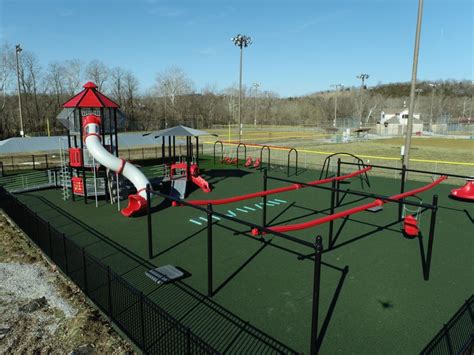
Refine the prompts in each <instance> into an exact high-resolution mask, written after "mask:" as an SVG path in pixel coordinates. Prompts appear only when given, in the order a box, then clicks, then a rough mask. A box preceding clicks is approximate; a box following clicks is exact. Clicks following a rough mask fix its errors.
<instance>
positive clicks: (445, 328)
mask: <svg viewBox="0 0 474 355" xmlns="http://www.w3.org/2000/svg"><path fill="white" fill-rule="evenodd" d="M443 329H444V334H445V335H446V343H448V349H449V353H450V354H454V351H453V344H452V342H451V337H450V336H449V328H448V327H447V325H446V324H445V325H443Z"/></svg>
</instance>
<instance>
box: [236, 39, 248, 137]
mask: <svg viewBox="0 0 474 355" xmlns="http://www.w3.org/2000/svg"><path fill="white" fill-rule="evenodd" d="M231 40H232V42H234V44H235V45H236V46H237V47H240V76H239V142H240V141H241V139H242V60H243V55H244V48H246V47H248V46H250V45H251V44H252V39H251V38H250V37H248V36H245V35H241V34H240V33H239V34H238V35H237V36H235V37H232V38H231Z"/></svg>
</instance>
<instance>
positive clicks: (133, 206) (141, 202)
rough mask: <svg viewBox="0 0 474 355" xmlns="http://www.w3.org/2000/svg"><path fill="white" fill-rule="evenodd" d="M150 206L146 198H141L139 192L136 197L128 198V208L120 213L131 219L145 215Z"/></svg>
mask: <svg viewBox="0 0 474 355" xmlns="http://www.w3.org/2000/svg"><path fill="white" fill-rule="evenodd" d="M147 206H148V202H147V200H146V199H145V198H143V197H142V196H140V195H139V194H138V192H137V194H135V195H129V196H128V206H127V207H126V208H124V209H123V210H121V211H120V213H121V214H123V215H124V216H125V217H130V216H132V215H136V214H139V213H143V212H144V211H145V210H146V208H147Z"/></svg>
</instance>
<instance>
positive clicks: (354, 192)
mask: <svg viewBox="0 0 474 355" xmlns="http://www.w3.org/2000/svg"><path fill="white" fill-rule="evenodd" d="M371 166H372V165H371ZM267 178H269V179H272V180H276V181H282V182H289V183H295V184H301V185H304V186H309V187H315V188H317V189H322V190H327V191H335V192H342V193H348V194H350V195H355V196H362V197H371V198H375V199H379V200H382V201H387V202H402V203H403V204H405V205H410V206H416V207H423V208H428V209H433V208H435V206H433V205H432V204H429V203H424V202H413V201H408V200H405V199H403V198H402V199H394V198H392V197H391V196H386V195H380V194H376V193H370V192H363V191H357V190H351V189H345V190H344V189H338V188H332V187H327V186H321V185H310V184H308V183H304V182H300V181H294V180H290V179H285V178H279V177H276V176H270V175H269V176H267Z"/></svg>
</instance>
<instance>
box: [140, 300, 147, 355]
mask: <svg viewBox="0 0 474 355" xmlns="http://www.w3.org/2000/svg"><path fill="white" fill-rule="evenodd" d="M140 332H141V338H142V349H143V352H144V353H145V354H146V348H145V312H144V311H143V292H140Z"/></svg>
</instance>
